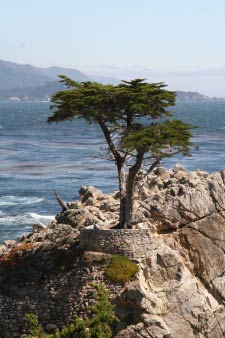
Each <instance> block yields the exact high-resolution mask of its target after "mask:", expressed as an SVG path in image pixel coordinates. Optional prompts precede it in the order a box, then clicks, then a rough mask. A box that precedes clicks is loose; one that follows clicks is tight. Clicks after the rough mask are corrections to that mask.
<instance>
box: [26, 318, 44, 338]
mask: <svg viewBox="0 0 225 338" xmlns="http://www.w3.org/2000/svg"><path fill="white" fill-rule="evenodd" d="M26 318H27V320H28V321H29V325H30V328H31V329H30V334H29V336H28V337H27V338H33V337H38V338H45V337H46V336H45V333H44V330H43V328H42V326H41V325H40V324H39V321H38V316H36V315H35V314H34V313H27V314H26Z"/></svg>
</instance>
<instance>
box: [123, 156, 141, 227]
mask: <svg viewBox="0 0 225 338" xmlns="http://www.w3.org/2000/svg"><path fill="white" fill-rule="evenodd" d="M142 160H143V153H138V154H137V159H136V162H135V164H134V165H133V166H132V167H131V168H130V169H129V172H128V176H127V183H126V207H125V210H126V213H125V222H124V228H132V225H133V222H134V188H135V179H136V176H137V173H138V171H139V170H140V168H141V164H142Z"/></svg>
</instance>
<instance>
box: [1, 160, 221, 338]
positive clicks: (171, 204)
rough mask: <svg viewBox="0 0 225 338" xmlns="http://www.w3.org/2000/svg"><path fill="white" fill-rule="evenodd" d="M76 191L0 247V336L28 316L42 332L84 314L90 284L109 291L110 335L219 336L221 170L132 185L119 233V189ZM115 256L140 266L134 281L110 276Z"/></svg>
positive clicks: (161, 174)
mask: <svg viewBox="0 0 225 338" xmlns="http://www.w3.org/2000/svg"><path fill="white" fill-rule="evenodd" d="M80 195H81V200H80V201H74V202H71V203H68V206H69V210H67V211H65V212H61V213H59V214H58V215H56V220H55V221H53V222H51V223H50V224H49V225H48V226H47V227H46V226H44V225H42V224H35V225H34V226H33V232H32V233H31V234H28V235H25V236H23V238H21V239H20V240H19V241H17V242H15V241H5V242H4V244H3V245H1V246H0V270H1V274H0V314H1V316H0V332H1V333H0V334H2V336H1V337H4V338H7V337H26V334H27V330H28V328H27V323H26V320H25V313H37V314H38V316H39V319H40V322H41V323H42V324H43V326H44V327H45V329H46V330H47V331H49V332H51V330H54V329H55V328H57V327H59V328H61V327H63V326H64V325H66V324H67V323H69V322H72V321H73V318H74V316H75V315H79V316H81V317H82V316H84V315H86V314H87V311H88V307H89V305H90V304H91V303H92V301H93V300H92V291H93V290H92V287H91V284H92V282H95V283H96V282H97V283H100V282H101V283H102V282H103V283H105V285H106V287H107V288H108V289H109V290H110V294H111V299H112V301H113V302H114V303H115V305H116V312H117V316H118V318H119V323H118V324H117V326H116V327H115V328H114V337H117V338H136V337H137V338H143V337H150V338H183V337H185V338H193V337H197V338H221V337H225V306H224V301H225V292H224V285H225V276H224V274H225V256H224V252H225V171H221V172H217V173H213V174H209V173H207V172H203V171H195V172H187V171H185V169H184V168H183V167H182V166H181V165H175V167H174V168H173V170H166V169H164V168H157V169H156V170H155V171H154V173H153V174H150V175H148V176H147V177H145V178H144V179H143V180H142V181H141V182H140V183H139V186H138V189H137V192H136V197H135V208H136V219H135V227H134V229H132V230H126V229H116V225H117V222H118V209H119V200H118V193H116V192H115V193H112V194H111V195H104V194H103V193H102V192H101V191H99V190H97V189H95V188H93V187H82V188H81V190H80ZM114 254H120V255H124V256H127V257H129V258H130V259H132V260H134V261H136V262H137V263H138V265H139V272H138V274H137V275H136V277H135V279H134V280H133V281H130V282H129V283H126V284H125V285H124V284H122V283H113V282H112V281H109V280H107V278H106V276H105V273H104V271H105V268H106V266H107V265H108V264H109V262H110V260H111V257H112V255H114Z"/></svg>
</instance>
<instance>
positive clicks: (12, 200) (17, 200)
mask: <svg viewBox="0 0 225 338" xmlns="http://www.w3.org/2000/svg"><path fill="white" fill-rule="evenodd" d="M43 200H44V198H40V197H20V196H11V195H8V196H1V197H0V206H10V205H19V204H21V205H25V204H36V203H40V202H42V201H43Z"/></svg>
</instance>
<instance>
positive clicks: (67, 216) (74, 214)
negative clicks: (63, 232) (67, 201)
mask: <svg viewBox="0 0 225 338" xmlns="http://www.w3.org/2000/svg"><path fill="white" fill-rule="evenodd" d="M86 218H87V212H86V210H85V209H81V208H80V209H69V210H66V211H64V212H61V213H60V214H58V215H56V217H55V219H56V221H57V222H58V223H61V224H68V225H71V226H72V227H74V228H77V227H81V226H82V225H83V224H84V223H85V221H86Z"/></svg>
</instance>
